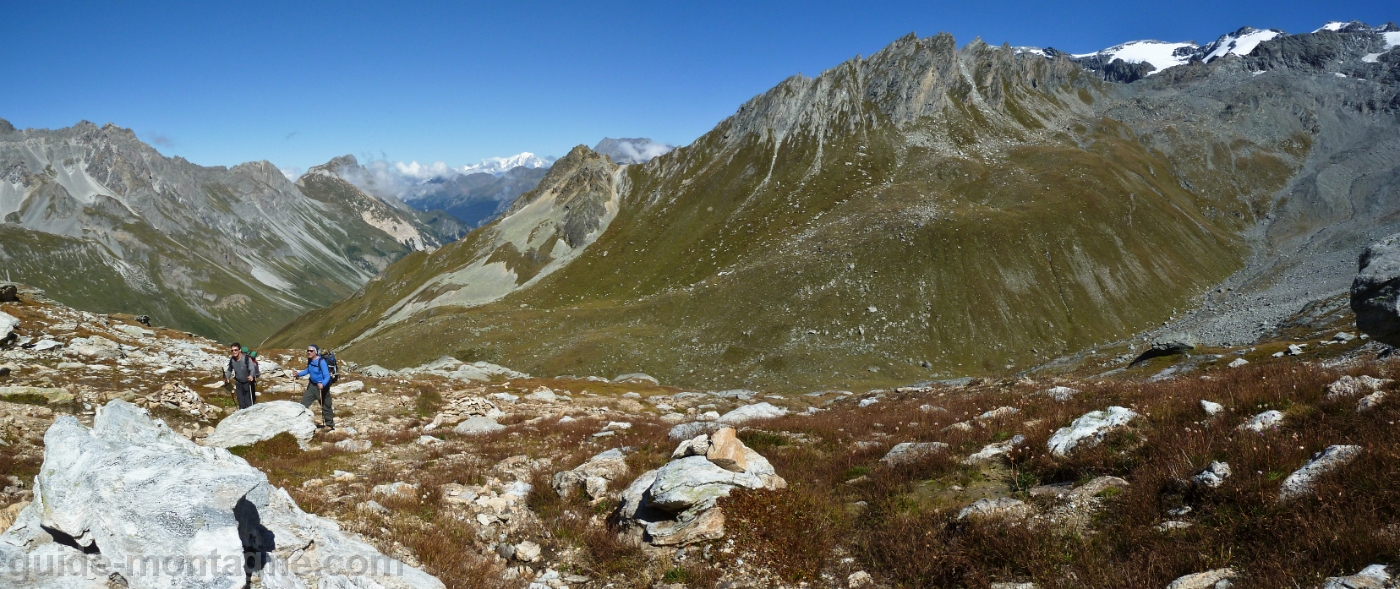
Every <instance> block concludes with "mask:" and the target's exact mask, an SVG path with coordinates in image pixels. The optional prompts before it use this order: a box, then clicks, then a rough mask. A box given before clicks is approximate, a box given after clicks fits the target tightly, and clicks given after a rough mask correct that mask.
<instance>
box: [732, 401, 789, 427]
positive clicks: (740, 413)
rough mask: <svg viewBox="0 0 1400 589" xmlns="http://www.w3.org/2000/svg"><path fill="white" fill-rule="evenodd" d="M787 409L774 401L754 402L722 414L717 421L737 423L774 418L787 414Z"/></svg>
mask: <svg viewBox="0 0 1400 589" xmlns="http://www.w3.org/2000/svg"><path fill="white" fill-rule="evenodd" d="M787 414H788V411H787V409H783V408H782V407H778V406H776V405H773V404H772V403H754V404H753V405H744V406H743V407H740V408H738V409H735V410H733V411H730V412H729V413H725V414H724V415H721V416H720V417H719V419H718V420H717V421H719V422H720V423H723V424H726V425H735V424H740V423H744V422H746V421H753V420H755V419H772V418H774V417H782V416H784V415H787Z"/></svg>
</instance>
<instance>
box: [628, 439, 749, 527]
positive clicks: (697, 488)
mask: <svg viewBox="0 0 1400 589" xmlns="http://www.w3.org/2000/svg"><path fill="white" fill-rule="evenodd" d="M746 454H747V455H746V456H745V457H744V458H745V460H746V461H749V468H748V470H746V471H745V472H732V471H728V470H725V469H723V468H720V467H719V466H717V465H715V463H713V462H710V461H709V460H708V459H706V458H705V457H704V456H687V457H685V458H681V459H679V460H672V461H671V462H668V463H666V465H665V466H662V467H661V468H660V469H657V472H656V483H655V484H653V485H652V486H651V490H650V496H651V503H652V505H655V506H656V507H657V508H659V509H661V510H663V511H668V512H671V513H678V512H681V511H684V510H686V509H690V508H691V507H694V506H696V505H706V506H709V505H714V502H715V501H716V500H718V499H719V498H720V497H728V496H729V493H730V491H733V490H734V488H735V487H744V488H746V489H761V488H764V486H765V485H764V481H763V479H762V478H760V476H759V473H760V472H763V471H766V472H767V473H768V474H772V472H773V467H772V466H771V465H769V464H768V461H767V460H764V459H763V457H762V456H759V455H758V453H757V452H753V451H752V450H750V451H749V452H748V453H746ZM755 456H757V457H758V459H759V460H761V461H762V462H763V466H764V467H766V469H765V468H762V467H760V466H758V465H756V464H754V463H753V462H752V461H751V459H752V457H755Z"/></svg>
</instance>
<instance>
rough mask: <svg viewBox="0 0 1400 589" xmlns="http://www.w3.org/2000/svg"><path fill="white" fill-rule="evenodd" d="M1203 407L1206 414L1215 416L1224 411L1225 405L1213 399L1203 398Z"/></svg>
mask: <svg viewBox="0 0 1400 589" xmlns="http://www.w3.org/2000/svg"><path fill="white" fill-rule="evenodd" d="M1201 409H1202V410H1204V411H1205V412H1206V415H1209V416H1211V417H1214V416H1216V415H1219V414H1220V412H1221V411H1224V410H1225V406H1224V405H1221V404H1220V403H1215V402H1212V401H1207V400H1205V399H1201Z"/></svg>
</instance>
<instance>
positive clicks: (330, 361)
mask: <svg viewBox="0 0 1400 589" xmlns="http://www.w3.org/2000/svg"><path fill="white" fill-rule="evenodd" d="M321 359H322V360H325V361H326V371H327V372H330V374H331V381H330V382H329V383H327V384H326V386H330V385H333V384H335V383H337V382H340V364H339V363H338V362H336V359H335V352H326V353H324V354H322V355H321Z"/></svg>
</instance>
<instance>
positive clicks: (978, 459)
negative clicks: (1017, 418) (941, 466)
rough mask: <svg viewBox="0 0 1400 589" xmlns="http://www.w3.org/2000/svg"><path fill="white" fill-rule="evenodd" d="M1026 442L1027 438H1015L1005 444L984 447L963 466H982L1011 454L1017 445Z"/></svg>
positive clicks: (965, 459)
mask: <svg viewBox="0 0 1400 589" xmlns="http://www.w3.org/2000/svg"><path fill="white" fill-rule="evenodd" d="M1024 441H1026V436H1021V435H1018V436H1015V437H1013V438H1011V439H1009V440H1007V441H1005V442H996V443H992V444H987V445H986V446H983V447H982V449H981V450H978V451H977V453H975V454H972V455H970V456H968V457H967V458H964V459H963V464H980V463H983V462H986V461H988V460H992V459H994V458H997V457H1000V456H1006V455H1007V454H1010V453H1011V451H1012V450H1013V449H1015V448H1016V445H1017V444H1020V443H1021V442H1024Z"/></svg>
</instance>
